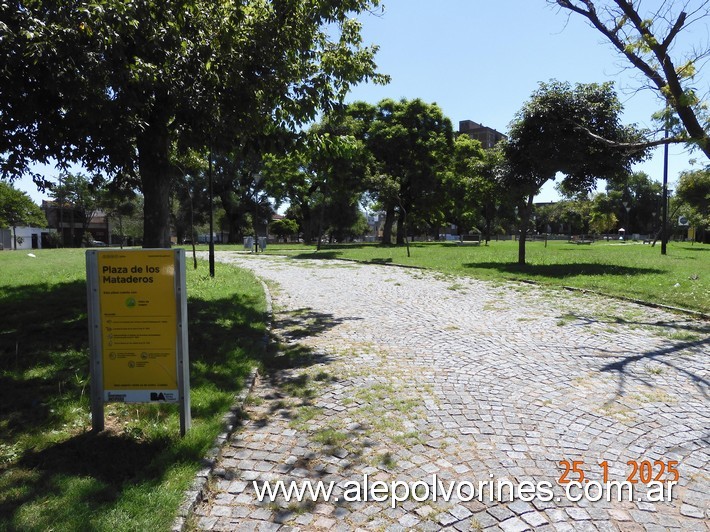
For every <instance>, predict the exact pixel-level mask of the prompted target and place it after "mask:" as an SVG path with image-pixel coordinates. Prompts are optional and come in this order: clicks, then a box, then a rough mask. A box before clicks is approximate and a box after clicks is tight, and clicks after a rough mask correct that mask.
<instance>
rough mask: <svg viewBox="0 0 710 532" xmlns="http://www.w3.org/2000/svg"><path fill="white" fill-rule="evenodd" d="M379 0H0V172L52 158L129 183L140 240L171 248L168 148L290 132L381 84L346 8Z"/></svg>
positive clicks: (221, 144)
mask: <svg viewBox="0 0 710 532" xmlns="http://www.w3.org/2000/svg"><path fill="white" fill-rule="evenodd" d="M378 4H379V0H346V1H342V0H340V1H333V0H309V1H306V2H304V1H302V0H279V1H263V0H245V1H243V2H238V3H235V2H230V1H228V0H210V1H206V0H171V1H170V2H158V1H155V0H138V1H135V2H124V1H122V0H106V1H104V2H101V3H94V2H89V1H80V2H74V1H67V0H60V1H54V0H53V1H51V2H50V1H46V0H32V1H23V2H17V1H11V2H2V3H0V20H1V21H2V32H1V33H0V45H1V48H2V54H1V55H0V93H1V94H2V95H3V98H2V101H0V172H1V173H2V175H3V176H4V177H9V178H11V179H13V178H16V177H17V176H19V175H22V174H27V173H30V164H31V163H32V162H34V161H41V162H48V161H50V160H52V159H55V160H57V161H58V162H59V164H60V165H65V164H68V163H70V162H80V163H81V164H83V165H84V166H85V167H86V168H87V169H88V170H89V171H90V172H92V173H94V172H98V171H101V172H104V173H106V174H108V175H110V176H112V177H113V178H114V179H118V180H124V181H129V182H132V183H138V184H139V185H140V188H141V191H142V193H143V195H144V199H145V226H144V227H145V230H144V236H145V240H144V245H145V246H148V247H169V245H170V230H169V222H170V207H169V196H170V183H171V180H173V179H174V178H175V177H176V175H179V173H178V172H177V171H176V169H175V168H174V165H173V164H172V162H173V160H174V158H175V154H176V153H178V152H180V151H184V150H188V149H190V148H193V149H197V150H203V151H205V152H206V151H207V150H208V149H210V148H218V149H221V150H225V149H228V147H229V146H232V145H233V143H234V142H241V141H243V140H244V139H245V138H247V139H248V138H255V137H259V136H260V135H263V134H264V133H265V132H268V131H269V130H271V129H273V128H283V127H285V128H296V127H298V126H299V125H301V124H303V123H304V122H307V121H308V120H311V119H312V118H313V117H314V116H315V115H316V114H317V112H318V111H320V110H324V109H325V110H327V109H330V108H332V107H333V105H335V104H336V103H337V102H338V101H341V100H342V98H343V97H344V95H345V93H346V92H347V91H348V89H349V88H350V86H351V85H352V84H355V83H357V82H359V81H361V80H363V79H367V78H374V79H375V80H376V81H384V79H385V78H383V77H382V76H380V75H378V74H377V73H376V72H375V68H376V67H375V64H374V54H375V52H376V47H368V46H364V45H363V43H362V39H361V37H360V25H359V23H358V22H357V21H356V20H354V19H352V18H350V15H352V14H354V13H358V12H361V11H363V10H367V9H372V8H374V7H375V6H377V5H378ZM35 178H36V179H37V180H38V181H40V184H42V183H41V179H42V178H41V176H35Z"/></svg>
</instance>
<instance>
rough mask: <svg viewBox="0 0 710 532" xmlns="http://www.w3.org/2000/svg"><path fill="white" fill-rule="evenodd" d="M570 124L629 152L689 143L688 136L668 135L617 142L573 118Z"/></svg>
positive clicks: (600, 140) (594, 137)
mask: <svg viewBox="0 0 710 532" xmlns="http://www.w3.org/2000/svg"><path fill="white" fill-rule="evenodd" d="M568 122H569V123H570V124H572V126H573V127H574V129H576V130H577V131H581V132H582V133H584V134H585V135H587V136H588V137H589V138H590V139H592V140H594V141H596V142H599V143H600V144H604V145H605V146H607V147H609V148H616V149H620V150H624V151H627V152H639V151H643V150H646V149H648V148H654V147H656V146H663V145H664V144H687V143H688V138H687V137H668V138H663V139H657V140H647V141H644V142H617V141H614V140H609V139H607V138H606V137H602V136H601V135H597V134H596V133H594V132H593V131H592V130H591V129H589V128H586V127H584V126H583V125H581V124H579V123H577V122H574V121H573V120H568Z"/></svg>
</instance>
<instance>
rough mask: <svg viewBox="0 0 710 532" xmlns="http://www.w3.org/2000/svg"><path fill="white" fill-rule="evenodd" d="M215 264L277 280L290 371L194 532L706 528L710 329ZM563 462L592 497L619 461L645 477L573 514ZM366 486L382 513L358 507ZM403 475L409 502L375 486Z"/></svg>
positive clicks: (501, 289) (487, 289) (439, 286)
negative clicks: (288, 488)
mask: <svg viewBox="0 0 710 532" xmlns="http://www.w3.org/2000/svg"><path fill="white" fill-rule="evenodd" d="M217 258H218V260H220V261H226V262H230V263H233V264H234V265H236V266H240V267H244V268H248V269H251V270H253V271H254V272H255V273H257V274H258V275H259V276H260V277H261V278H262V279H264V280H266V281H267V283H268V284H269V286H270V287H271V291H272V295H273V297H274V332H275V334H276V335H277V336H278V337H279V338H280V339H281V341H282V342H283V355H282V356H281V358H282V359H283V361H284V363H286V362H288V364H285V366H290V367H287V369H283V370H279V371H275V372H274V373H273V374H270V375H266V376H263V377H261V378H260V380H259V381H258V383H257V385H256V387H255V389H254V392H253V394H252V395H251V397H250V398H249V400H248V402H247V405H248V406H247V409H246V410H247V415H248V419H247V420H246V421H245V422H244V425H243V426H242V427H241V428H240V429H238V431H237V432H236V433H235V434H234V437H233V438H232V440H231V441H230V442H228V443H227V444H226V445H225V447H224V448H223V450H222V453H221V457H220V459H219V464H218V474H219V476H217V477H216V478H215V480H214V481H213V482H212V483H211V486H212V491H211V495H210V497H209V499H208V500H206V501H204V502H203V504H201V505H200V506H198V508H197V510H196V512H195V516H194V522H195V523H196V524H197V526H198V528H200V529H206V530H252V529H253V530H277V529H280V530H293V529H301V530H354V529H366V530H439V529H442V528H444V529H449V530H479V529H483V530H485V529H491V530H499V529H502V530H505V531H517V530H561V531H563V530H624V531H636V530H639V531H643V530H648V531H652V530H692V531H699V530H709V529H710V526H709V525H708V523H709V522H710V509H709V500H710V495H709V493H710V471H709V470H708V455H709V454H710V415H709V410H710V409H709V408H708V405H709V404H710V402H709V400H708V399H709V398H708V393H709V391H710V386H709V380H710V377H709V376H708V356H709V355H710V324H708V323H707V322H703V321H697V320H691V319H688V318H685V317H683V316H679V315H675V314H670V313H668V312H665V311H661V310H654V309H650V308H647V307H643V306H637V305H634V304H630V303H624V302H619V301H616V300H610V299H606V298H601V297H597V296H593V295H588V294H580V293H575V292H568V291H562V290H547V289H541V288H538V287H535V286H531V285H527V284H518V283H490V282H481V281H476V280H472V279H462V278H454V277H448V276H444V275H441V274H436V273H431V272H425V271H420V270H413V269H403V268H395V267H387V266H379V265H361V264H355V263H347V262H342V261H328V260H318V261H316V260H299V259H286V258H279V257H269V256H259V257H253V256H248V255H242V254H238V253H220V254H218V257H217ZM564 460H566V461H569V468H570V471H569V473H568V475H567V479H568V480H571V481H576V480H578V478H579V475H580V474H579V472H578V471H577V470H581V471H583V472H584V475H585V483H584V484H585V485H586V486H587V489H588V495H589V498H590V499H596V498H598V496H599V495H602V494H603V492H601V489H600V486H601V483H602V481H603V480H604V478H603V474H604V470H605V468H604V466H603V465H600V464H602V462H606V474H607V477H608V480H610V481H619V482H621V481H625V480H626V479H627V478H628V477H629V476H631V480H636V481H638V482H637V483H635V484H633V489H634V491H633V500H629V496H628V495H629V492H628V490H626V491H623V494H624V495H623V497H622V498H623V500H622V501H621V502H619V501H617V500H616V495H617V492H618V490H616V491H614V490H613V488H612V495H613V499H612V500H611V501H609V502H607V501H606V500H605V499H604V498H603V499H602V500H599V501H595V502H590V501H588V500H586V498H582V500H580V501H578V502H573V500H572V499H576V498H578V497H579V496H580V495H583V491H582V488H577V487H576V485H571V484H568V485H567V486H573V487H574V488H577V489H571V492H570V496H569V497H568V496H567V495H566V494H565V491H564V486H563V485H560V484H558V482H557V481H558V480H559V479H560V477H561V476H562V475H563V473H564V470H565V465H564V464H561V462H562V461H564ZM572 461H575V462H576V461H581V462H583V463H582V464H576V463H575V464H573V463H572ZM674 462H677V464H678V465H677V466H675V465H674ZM634 469H637V470H636V471H634ZM674 469H677V472H678V473H677V476H678V482H677V485H676V486H675V487H674V488H673V489H672V493H671V497H670V502H669V501H668V497H667V493H666V492H665V491H664V493H663V495H665V496H666V497H665V499H666V500H665V502H655V500H656V499H657V498H658V497H657V496H658V490H657V489H656V490H654V489H653V485H650V484H648V483H649V482H650V481H651V480H653V478H656V477H658V478H659V479H661V480H664V481H665V482H663V483H662V484H660V485H661V486H663V488H667V487H668V486H669V482H667V481H668V480H672V479H673V478H674V477H675V473H674V472H673V470H674ZM220 470H221V471H220ZM365 476H367V479H368V488H367V489H368V496H369V497H371V499H372V498H384V499H385V500H384V501H382V502H376V501H374V500H369V501H368V502H357V501H353V499H356V498H357V493H358V490H357V489H356V486H357V485H356V484H354V482H359V483H360V484H363V482H364V478H365ZM265 480H269V481H278V480H283V481H290V480H295V481H299V482H300V481H304V480H310V481H312V482H313V483H314V484H315V482H316V481H318V480H320V481H324V482H326V483H329V482H333V483H334V486H335V487H334V488H333V491H332V493H331V496H332V498H331V500H329V501H327V502H326V501H325V500H324V498H323V497H320V498H319V500H318V501H317V502H311V501H310V500H306V499H304V500H303V501H302V502H297V501H295V500H291V501H286V500H284V497H283V496H279V497H278V498H277V499H276V500H274V501H271V500H269V499H268V497H267V498H266V499H265V500H264V501H263V502H258V500H257V495H256V491H255V485H254V483H253V481H257V482H256V487H257V488H259V489H261V488H262V487H263V485H264V484H263V481H265ZM378 481H382V482H383V483H384V484H377V482H378ZM586 481H591V482H586ZM392 482H403V483H404V482H408V483H410V484H409V485H406V486H405V485H404V484H402V485H398V486H396V489H395V491H394V493H395V494H396V496H397V498H398V499H406V500H398V501H396V504H392V498H391V496H392V492H391V491H390V492H389V493H387V494H386V495H383V494H382V493H383V491H378V490H384V489H385V488H384V487H383V486H388V487H389V486H392V484H391V483H392ZM451 482H455V483H456V484H453V485H452V484H450V483H451ZM486 482H488V484H486ZM425 484H426V485H425ZM433 484H437V488H438V494H437V499H436V500H433V492H434V488H433ZM491 485H492V486H493V487H494V491H495V490H496V489H498V488H500V489H501V490H502V493H501V495H502V500H493V501H491V499H490V492H489V490H488V487H489V486H491ZM510 485H513V486H515V493H514V497H513V500H512V501H511V500H510V497H509V493H510V487H509V486H510ZM324 486H327V484H325V485H324ZM450 486H454V490H453V496H452V497H451V498H449V500H445V499H447V497H444V496H443V495H442V493H443V492H446V491H447V490H448V489H449V488H450ZM526 486H527V488H526ZM548 486H549V488H548V490H549V492H548V491H545V488H547V487H548ZM314 487H315V486H314ZM410 487H412V488H413V489H411V491H409V493H407V491H408V490H410ZM471 488H473V489H474V490H475V491H474V492H473V493H472V492H471ZM362 489H363V490H364V489H365V488H362ZM534 490H537V491H534ZM479 492H482V493H483V494H484V495H483V496H482V497H479ZM360 493H361V496H362V492H360ZM378 493H379V495H378ZM472 495H474V496H475V497H473V498H472ZM494 495H495V494H494ZM534 495H537V496H534ZM335 497H337V498H338V500H337V501H336V500H334V499H335ZM654 497H655V498H654ZM479 498H480V500H479ZM346 499H347V500H346ZM494 499H498V497H497V496H496V497H494Z"/></svg>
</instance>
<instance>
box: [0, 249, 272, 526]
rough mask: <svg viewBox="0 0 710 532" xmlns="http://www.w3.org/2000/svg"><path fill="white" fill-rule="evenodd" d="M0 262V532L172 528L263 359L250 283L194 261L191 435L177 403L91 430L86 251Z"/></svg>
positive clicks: (119, 411) (3, 257)
mask: <svg viewBox="0 0 710 532" xmlns="http://www.w3.org/2000/svg"><path fill="white" fill-rule="evenodd" d="M33 253H34V254H35V255H36V258H32V257H29V256H28V255H27V253H26V252H23V251H17V252H15V251H12V252H9V251H5V252H1V253H0V308H1V309H2V313H3V318H2V320H0V398H1V400H0V531H3V530H107V531H108V530H110V531H119V530H126V531H129V530H131V531H133V530H166V529H169V527H170V525H171V524H172V522H173V520H174V518H175V515H176V512H177V508H178V505H179V504H180V502H181V500H182V497H183V492H184V490H185V489H186V488H187V487H188V486H189V485H190V483H191V482H192V480H193V479H194V475H195V473H196V471H197V470H198V469H199V468H200V459H201V458H202V457H203V456H204V454H205V453H206V451H207V450H208V449H209V448H210V447H211V444H212V442H213V440H214V438H215V436H216V435H217V434H218V433H219V432H220V430H221V418H222V416H223V415H224V413H225V412H226V411H227V410H228V408H229V406H230V405H231V404H232V401H233V397H234V394H235V393H236V392H237V391H238V390H239V388H240V387H241V385H242V383H243V381H244V378H245V377H246V375H247V374H248V372H249V371H250V370H251V368H252V367H254V365H256V364H258V363H259V361H260V360H261V356H262V353H263V345H262V343H261V339H262V338H263V334H264V310H265V301H264V296H263V292H262V288H261V285H260V284H259V283H258V282H257V281H256V279H255V278H254V277H253V276H251V275H250V274H249V273H247V272H244V271H241V270H237V269H235V268H232V267H229V266H224V265H221V264H217V265H216V277H215V279H211V278H210V277H209V276H208V275H207V265H206V263H200V265H199V268H198V270H197V271H194V270H192V267H191V265H192V262H191V261H190V262H188V280H187V287H188V298H189V299H188V319H189V335H190V359H191V384H192V386H191V394H192V415H193V429H192V430H191V431H190V432H189V433H188V435H187V436H186V437H185V438H182V439H181V438H180V437H179V420H178V414H177V407H176V405H149V404H137V405H121V404H109V405H107V408H106V426H107V429H108V430H106V431H104V432H103V433H101V434H98V435H95V434H93V433H91V432H90V429H91V420H90V414H89V391H90V390H89V388H90V383H89V379H88V373H89V371H88V370H89V354H88V331H87V316H86V283H85V265H84V256H85V251H84V250H77V249H71V250H69V249H68V250H35V251H34V252H33Z"/></svg>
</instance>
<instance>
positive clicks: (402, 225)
mask: <svg viewBox="0 0 710 532" xmlns="http://www.w3.org/2000/svg"><path fill="white" fill-rule="evenodd" d="M405 216H406V214H405V213H404V209H400V210H399V216H397V245H398V246H401V245H403V244H404V237H405V231H406V229H407V224H406V222H405Z"/></svg>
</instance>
